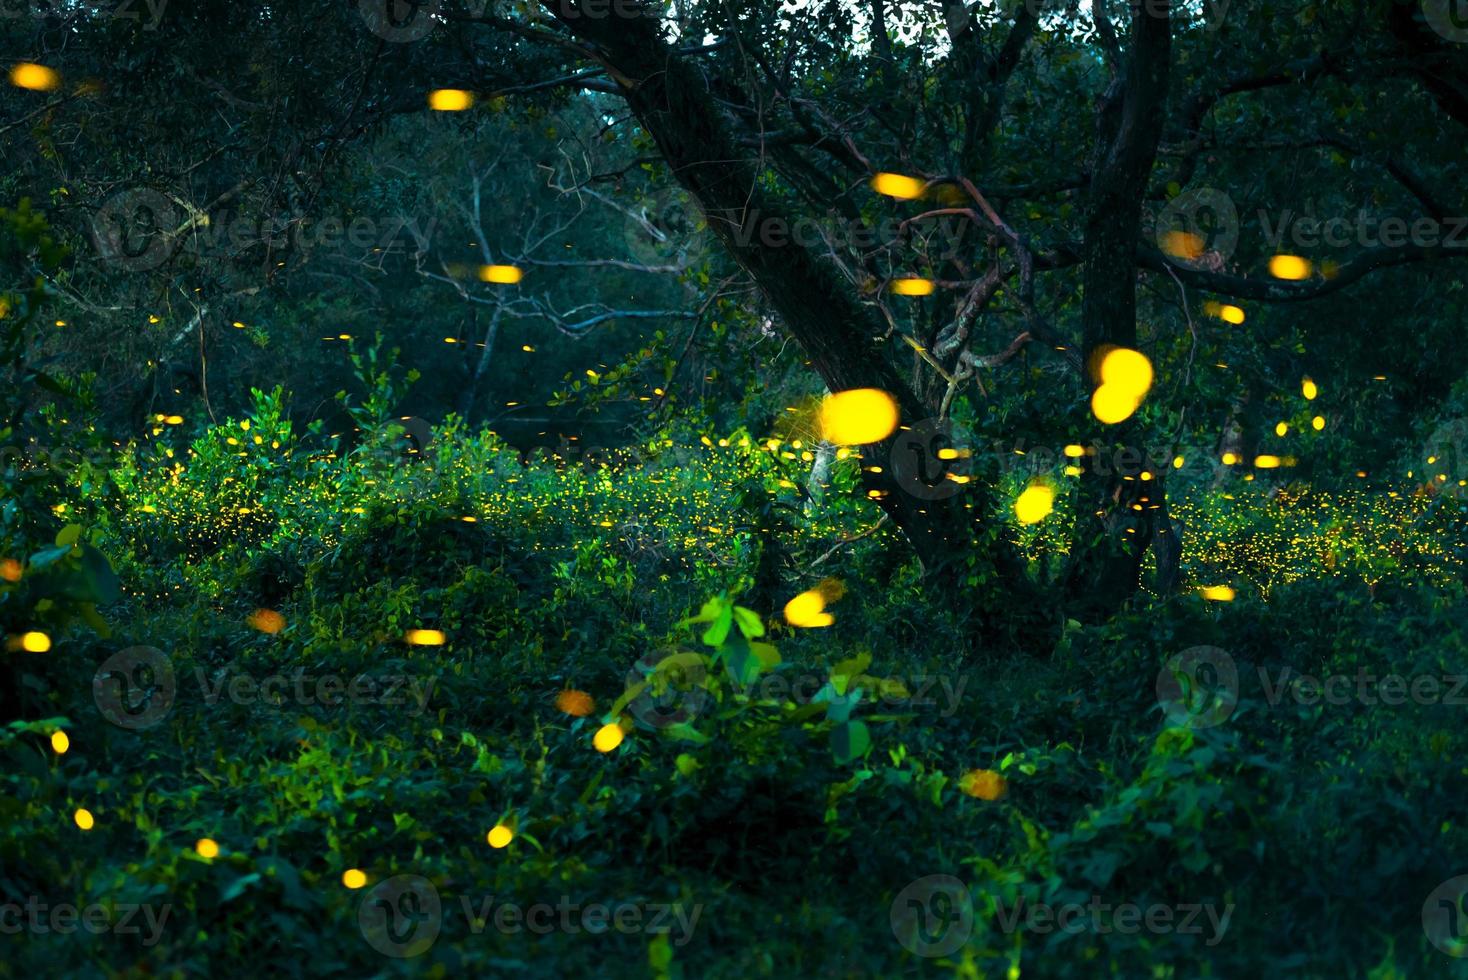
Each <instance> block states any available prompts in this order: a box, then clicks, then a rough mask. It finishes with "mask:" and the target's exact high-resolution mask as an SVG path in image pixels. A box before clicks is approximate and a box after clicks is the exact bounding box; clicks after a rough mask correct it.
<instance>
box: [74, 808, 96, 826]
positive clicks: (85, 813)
mask: <svg viewBox="0 0 1468 980" xmlns="http://www.w3.org/2000/svg"><path fill="white" fill-rule="evenodd" d="M71 819H72V820H74V821H76V825H77V826H78V827H80V828H81V829H82V830H91V829H92V828H93V827H95V826H97V819H96V818H95V817H93V816H92V811H91V810H88V809H86V808H85V807H78V808H77V811H76V812H75V813H73V814H72V815H71Z"/></svg>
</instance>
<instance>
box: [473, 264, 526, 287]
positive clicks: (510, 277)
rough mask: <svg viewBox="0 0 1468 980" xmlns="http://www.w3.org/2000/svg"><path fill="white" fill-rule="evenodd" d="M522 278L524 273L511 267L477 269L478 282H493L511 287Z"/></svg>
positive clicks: (488, 266)
mask: <svg viewBox="0 0 1468 980" xmlns="http://www.w3.org/2000/svg"><path fill="white" fill-rule="evenodd" d="M524 278H525V273H524V271H523V270H521V269H520V268H519V267H517V266H513V265H481V266H480V267H479V281H480V282H494V283H499V284H501V285H504V286H513V285H514V284H515V283H517V282H519V281H520V280H521V279H524Z"/></svg>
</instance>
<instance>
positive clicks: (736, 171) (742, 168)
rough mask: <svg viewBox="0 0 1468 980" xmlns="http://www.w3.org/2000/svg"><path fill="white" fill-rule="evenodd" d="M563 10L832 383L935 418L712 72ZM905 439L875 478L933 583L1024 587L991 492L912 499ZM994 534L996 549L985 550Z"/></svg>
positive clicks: (652, 36)
mask: <svg viewBox="0 0 1468 980" xmlns="http://www.w3.org/2000/svg"><path fill="white" fill-rule="evenodd" d="M552 9H553V12H554V13H555V15H556V17H557V18H558V19H559V20H560V21H561V22H562V24H563V25H564V26H565V27H566V28H567V29H568V30H569V31H570V32H571V33H572V34H574V35H575V36H576V38H577V39H578V41H580V42H582V43H583V44H585V45H586V47H587V48H588V49H589V51H590V52H591V54H592V55H593V57H595V58H596V59H597V60H598V61H600V62H601V64H602V65H604V66H605V67H606V69H607V71H608V74H610V75H611V76H612V78H614V79H615V80H616V82H617V84H618V86H619V89H620V91H621V94H622V95H623V97H624V98H625V99H626V101H627V104H628V106H629V107H630V108H631V109H632V111H633V112H634V113H635V114H636V116H637V118H638V121H639V122H640V123H641V124H642V126H643V128H644V129H646V130H647V131H648V133H650V134H651V135H652V137H653V139H654V140H655V141H656V142H657V144H658V148H659V149H660V150H661V152H662V156H663V158H664V160H665V161H666V162H667V164H668V166H669V167H670V169H671V170H672V172H673V174H674V175H675V176H676V178H677V180H678V182H679V183H680V184H681V185H682V186H683V187H684V188H685V189H686V190H687V191H688V192H689V193H690V194H691V195H692V196H693V198H694V199H695V200H696V201H697V202H698V204H699V206H700V207H701V208H702V210H703V212H704V215H705V218H706V220H707V222H708V226H709V229H710V230H711V231H712V233H713V234H714V235H715V236H717V237H718V239H719V240H720V242H721V243H722V244H723V246H724V247H725V249H727V251H728V254H729V255H730V256H732V257H733V259H734V260H735V261H736V262H737V263H738V264H739V265H740V266H741V267H742V268H743V269H744V270H745V271H746V272H747V273H748V274H749V275H750V276H751V277H752V278H753V279H754V281H755V282H756V283H757V284H758V285H759V287H760V288H761V290H762V291H763V292H764V294H765V295H766V296H767V297H768V298H769V301H770V303H771V305H772V306H773V307H774V308H775V309H776V311H778V313H779V314H780V317H781V319H782V320H783V322H784V324H785V326H786V328H787V329H788V330H789V331H790V333H791V335H792V336H793V337H794V338H795V340H796V341H797V342H798V343H799V344H800V345H801V347H802V348H803V349H804V351H805V354H806V357H807V358H808V359H809V361H810V363H811V366H812V367H813V368H814V369H815V370H816V372H817V373H818V374H819V375H820V376H821V378H822V380H824V381H825V383H826V386H827V387H828V388H829V389H830V390H831V391H833V392H834V391H844V390H848V389H852V388H878V389H881V390H883V391H886V392H889V393H891V394H892V395H893V397H894V398H895V399H896V400H897V402H898V405H899V408H900V410H901V414H902V424H903V425H912V424H913V423H915V422H917V421H919V420H921V419H924V418H925V417H927V416H928V415H929V414H930V413H929V410H928V409H927V407H926V406H925V404H924V403H923V401H922V400H921V399H920V398H919V397H918V396H917V395H916V394H915V393H914V392H913V391H912V389H911V388H910V387H909V386H908V385H907V384H906V383H904V382H903V380H902V379H901V378H900V377H899V375H898V373H897V371H896V369H895V368H894V367H893V366H892V362H891V360H890V357H889V353H888V351H887V349H886V345H885V344H884V343H883V342H882V341H880V340H879V339H878V338H880V337H882V336H883V335H884V334H885V333H886V330H885V327H884V325H883V324H882V323H880V322H879V321H878V319H877V317H876V316H875V315H874V314H873V313H872V312H871V310H869V309H868V308H867V307H865V306H863V305H862V304H861V303H859V302H858V301H857V300H856V298H855V297H854V296H853V295H852V292H851V290H850V288H849V287H848V286H847V285H846V284H845V283H844V282H843V281H842V280H841V279H840V278H839V277H838V275H837V273H836V270H835V269H834V268H832V267H831V266H830V265H829V264H828V263H826V262H823V261H821V260H820V259H818V258H817V257H816V256H815V255H814V254H813V253H812V252H811V251H810V250H809V249H807V248H805V247H803V246H801V245H799V244H797V243H795V242H793V241H790V240H789V238H788V234H789V231H790V229H791V228H793V227H794V222H793V220H792V215H790V214H789V213H787V212H785V211H784V210H783V209H782V207H781V206H780V204H778V203H777V202H776V201H775V200H774V199H773V198H772V197H771V196H770V195H769V194H767V193H766V192H765V191H764V190H763V189H762V188H761V187H760V184H759V182H758V180H757V174H756V170H755V168H754V166H753V164H752V162H751V161H750V159H749V155H748V153H749V151H748V150H746V149H744V148H742V147H741V146H740V145H739V143H738V141H737V140H736V139H735V138H734V136H733V134H732V131H731V127H730V126H729V124H728V121H727V120H726V119H725V118H724V116H723V113H722V110H721V109H720V107H719V105H718V103H717V101H716V100H715V99H714V98H713V97H712V94H711V85H712V83H711V81H710V79H709V78H707V77H706V76H705V75H704V73H703V70H702V69H701V68H700V67H699V66H697V65H695V64H693V63H692V62H690V61H689V60H688V59H687V58H684V57H681V56H679V55H678V54H676V53H675V52H674V51H673V50H672V49H671V48H670V47H669V45H668V44H667V43H666V42H665V41H664V40H663V38H662V36H661V33H660V27H659V25H658V23H657V21H656V20H654V19H652V18H649V17H640V18H635V19H631V20H628V19H615V20H614V19H611V18H600V19H593V18H591V17H589V16H584V11H583V10H582V5H581V4H580V3H579V2H571V0H568V2H567V3H565V4H564V5H559V4H558V5H556V6H555V7H553V8H552ZM1132 253H1133V249H1131V248H1129V249H1128V250H1127V251H1126V253H1125V255H1126V257H1127V258H1128V259H1130V256H1131V255H1132ZM900 432H901V430H899V432H898V433H897V434H895V435H900ZM894 439H895V436H894V437H893V438H889V439H887V440H885V441H884V442H882V443H880V444H876V445H871V446H866V447H863V449H862V455H863V458H864V460H865V462H866V463H867V464H868V465H872V464H875V465H876V466H878V467H880V470H881V471H880V472H877V473H873V472H870V471H869V470H867V469H865V468H864V470H863V474H862V476H863V483H864V486H865V488H866V489H867V491H868V493H869V494H870V495H871V496H873V497H874V498H875V499H876V501H877V502H878V503H879V504H880V506H881V507H882V509H883V510H884V511H886V512H887V514H888V515H890V517H891V518H892V520H893V522H894V523H895V524H896V525H897V526H898V527H899V528H901V529H902V531H903V532H904V534H905V535H906V536H907V539H908V540H909V541H910V542H911V543H912V546H913V549H914V550H915V551H916V553H917V555H918V557H919V559H920V560H921V562H922V564H923V569H924V572H925V574H926V575H927V576H928V578H929V579H930V580H933V581H935V582H939V583H942V584H945V585H948V586H952V585H953V584H954V583H955V582H956V580H957V579H958V576H957V572H956V568H957V567H958V566H960V565H961V566H963V567H964V568H965V570H966V572H967V573H968V574H971V573H972V571H971V570H978V571H979V572H980V574H981V577H982V578H990V577H997V578H998V579H999V580H1000V581H1001V582H1004V583H1007V584H1009V585H1010V586H1011V587H1014V588H1023V583H1024V582H1025V581H1026V579H1025V577H1024V572H1023V568H1022V565H1021V563H1020V562H1019V561H1018V559H1017V557H1016V556H1015V555H1014V553H1013V550H1012V548H1011V547H1010V546H1009V545H1008V544H1007V543H1006V542H1005V541H1004V540H1002V539H1001V538H1000V537H999V536H998V535H997V534H995V533H992V532H991V533H989V534H988V535H987V536H986V535H984V534H983V532H984V530H985V529H984V528H983V526H982V524H981V519H982V516H983V515H984V514H985V513H986V511H987V510H988V501H987V498H986V496H985V494H984V491H983V490H982V489H981V488H979V487H978V486H977V485H976V484H971V485H969V488H968V490H967V491H966V492H964V493H962V494H958V495H955V496H953V497H949V498H947V499H945V500H927V499H921V498H919V497H916V496H913V495H910V494H909V493H907V492H905V491H904V490H903V489H902V487H901V486H900V485H898V483H897V482H896V481H895V480H894V477H893V472H892V471H893V467H892V466H891V465H890V459H891V454H892V448H893V443H894ZM984 537H987V539H988V540H987V541H986V542H985V546H984V547H982V548H976V543H977V542H978V541H980V540H982V539H983V538H984ZM974 562H978V564H979V566H980V567H979V568H978V569H974V565H973V563H974ZM983 566H988V567H987V568H984V567H983ZM965 577H966V576H965Z"/></svg>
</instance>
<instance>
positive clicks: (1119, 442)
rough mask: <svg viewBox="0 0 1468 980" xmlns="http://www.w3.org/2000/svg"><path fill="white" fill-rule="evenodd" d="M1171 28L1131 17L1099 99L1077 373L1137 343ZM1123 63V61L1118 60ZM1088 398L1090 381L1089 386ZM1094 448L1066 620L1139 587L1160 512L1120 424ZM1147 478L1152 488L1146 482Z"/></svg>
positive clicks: (1083, 487)
mask: <svg viewBox="0 0 1468 980" xmlns="http://www.w3.org/2000/svg"><path fill="white" fill-rule="evenodd" d="M1171 51H1172V24H1171V18H1170V16H1169V8H1168V5H1167V4H1166V3H1160V4H1147V5H1144V6H1141V7H1138V8H1136V12H1135V13H1134V15H1133V18H1132V35H1131V45H1130V51H1129V54H1128V57H1127V58H1126V59H1125V61H1124V62H1123V63H1120V64H1118V65H1117V73H1116V75H1115V77H1114V78H1113V79H1112V82H1111V85H1110V86H1109V87H1108V88H1107V91H1106V93H1105V95H1104V96H1102V100H1101V105H1100V107H1099V111H1098V114H1097V134H1096V147H1095V153H1094V158H1093V161H1092V165H1091V174H1092V177H1091V183H1090V192H1089V198H1088V202H1087V205H1088V206H1087V215H1086V225H1085V240H1084V243H1083V247H1082V254H1083V267H1082V282H1083V288H1084V294H1083V296H1082V300H1081V326H1082V332H1083V336H1082V353H1083V357H1082V361H1083V364H1084V365H1085V367H1084V368H1083V370H1086V371H1088V372H1090V371H1093V370H1094V367H1095V362H1096V360H1097V357H1098V353H1099V352H1100V351H1101V350H1102V349H1103V348H1105V347H1107V346H1110V345H1115V346H1118V347H1133V348H1134V347H1135V346H1136V342H1137V268H1136V258H1135V256H1136V249H1137V241H1138V240H1139V239H1140V238H1141V222H1142V200H1143V196H1144V194H1145V193H1146V190H1147V178H1148V177H1149V176H1150V175H1151V173H1152V166H1153V163H1154V162H1155V160H1156V156H1157V144H1158V141H1159V140H1160V139H1161V138H1162V131H1163V126H1164V124H1165V122H1166V118H1167V82H1168V74H1169V71H1168V69H1169V62H1170V60H1171ZM1118 61H1120V59H1118ZM1088 381H1089V382H1090V385H1091V386H1092V389H1094V387H1095V386H1096V384H1097V383H1098V382H1097V379H1096V378H1095V377H1090V378H1088ZM1104 435H1105V436H1106V438H1103V439H1100V440H1097V442H1096V445H1097V447H1098V451H1097V453H1096V455H1094V456H1088V457H1087V458H1086V465H1085V466H1083V468H1082V476H1081V481H1080V490H1079V494H1080V496H1079V503H1078V505H1077V515H1076V533H1075V540H1074V542H1073V546H1072V559H1071V565H1070V569H1069V572H1068V579H1067V589H1066V592H1067V597H1068V599H1069V602H1070V605H1071V608H1072V610H1073V614H1074V615H1076V616H1078V617H1079V618H1082V619H1100V618H1104V617H1105V616H1106V615H1107V614H1109V613H1110V612H1113V611H1114V610H1115V609H1116V608H1117V607H1119V606H1120V605H1121V603H1122V602H1124V601H1125V600H1126V599H1127V598H1128V597H1130V596H1131V595H1133V594H1134V593H1135V592H1136V591H1137V590H1138V588H1140V586H1141V566H1142V557H1143V555H1144V554H1145V553H1146V550H1147V547H1148V546H1149V545H1150V544H1151V542H1152V539H1153V537H1154V535H1155V533H1156V529H1157V526H1158V525H1157V515H1158V514H1160V513H1162V511H1161V504H1162V503H1163V495H1164V493H1165V491H1164V489H1163V478H1164V477H1165V475H1166V472H1167V470H1166V468H1165V467H1158V466H1157V465H1156V464H1157V462H1158V461H1150V460H1148V459H1147V456H1146V453H1145V452H1144V451H1143V450H1142V449H1141V448H1140V439H1139V433H1138V431H1137V427H1136V426H1135V425H1134V424H1133V423H1132V422H1124V423H1121V424H1120V425H1118V426H1115V427H1111V429H1109V430H1108V431H1107V432H1106V433H1104ZM1144 473H1147V474H1149V475H1150V476H1151V479H1147V480H1144V479H1142V476H1143V474H1144Z"/></svg>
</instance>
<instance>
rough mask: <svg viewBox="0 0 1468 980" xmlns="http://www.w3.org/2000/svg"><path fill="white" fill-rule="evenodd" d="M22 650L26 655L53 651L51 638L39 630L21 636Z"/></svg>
mask: <svg viewBox="0 0 1468 980" xmlns="http://www.w3.org/2000/svg"><path fill="white" fill-rule="evenodd" d="M20 648H21V649H22V650H24V651H25V652H26V653H45V652H46V651H47V650H50V649H51V637H49V636H47V635H46V634H45V633H42V632H40V631H39V630H31V631H30V632H29V633H22V634H21V635H20Z"/></svg>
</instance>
